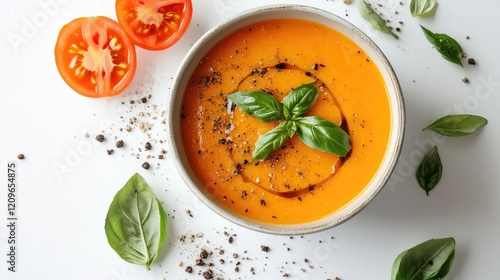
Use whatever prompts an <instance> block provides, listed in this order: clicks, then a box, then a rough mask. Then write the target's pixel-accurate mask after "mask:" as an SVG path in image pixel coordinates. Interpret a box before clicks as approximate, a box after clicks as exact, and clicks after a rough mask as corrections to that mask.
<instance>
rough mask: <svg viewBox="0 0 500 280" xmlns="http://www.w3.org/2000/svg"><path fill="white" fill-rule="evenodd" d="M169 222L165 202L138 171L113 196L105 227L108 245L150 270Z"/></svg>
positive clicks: (126, 258)
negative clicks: (164, 207) (162, 201)
mask: <svg viewBox="0 0 500 280" xmlns="http://www.w3.org/2000/svg"><path fill="white" fill-rule="evenodd" d="M166 224H167V218H166V214H165V210H164V209H163V206H162V205H161V203H160V201H159V200H158V199H157V198H156V196H155V194H154V192H153V190H152V189H151V187H150V186H149V185H148V183H147V182H146V181H145V180H144V178H143V177H142V176H141V175H139V174H137V173H136V174H134V175H133V176H132V177H131V178H130V179H129V180H128V182H127V183H126V184H125V186H124V187H123V188H122V189H121V190H119V191H118V192H117V193H116V195H115V197H114V198H113V201H112V202H111V205H110V206H109V210H108V214H107V216H106V223H105V226H104V229H105V232H106V237H107V239H108V243H109V245H110V246H111V248H113V249H114V250H115V251H116V253H118V255H119V256H120V257H121V258H122V259H124V260H125V261H127V262H130V263H134V264H139V265H145V266H146V268H147V269H148V270H149V269H150V266H151V263H152V262H153V261H154V260H155V259H156V257H157V256H158V252H159V251H160V248H161V246H162V244H163V241H164V239H165V228H166Z"/></svg>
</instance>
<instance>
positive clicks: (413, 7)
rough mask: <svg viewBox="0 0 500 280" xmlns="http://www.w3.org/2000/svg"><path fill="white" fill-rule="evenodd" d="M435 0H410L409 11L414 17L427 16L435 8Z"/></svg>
mask: <svg viewBox="0 0 500 280" xmlns="http://www.w3.org/2000/svg"><path fill="white" fill-rule="evenodd" d="M436 7H437V3H436V0H411V2H410V12H411V15H412V16H414V17H418V16H422V17H424V16H429V15H431V14H432V13H433V12H434V10H436Z"/></svg>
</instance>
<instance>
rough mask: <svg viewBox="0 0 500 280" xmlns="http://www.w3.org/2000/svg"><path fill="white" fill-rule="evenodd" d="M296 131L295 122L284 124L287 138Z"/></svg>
mask: <svg viewBox="0 0 500 280" xmlns="http://www.w3.org/2000/svg"><path fill="white" fill-rule="evenodd" d="M296 131H297V123H296V122H295V121H288V122H287V123H286V133H287V135H288V137H289V138H292V137H293V135H294V134H295V132H296Z"/></svg>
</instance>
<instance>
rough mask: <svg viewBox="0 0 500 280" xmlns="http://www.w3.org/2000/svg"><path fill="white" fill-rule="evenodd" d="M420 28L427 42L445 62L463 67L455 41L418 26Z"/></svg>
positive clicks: (461, 54)
mask: <svg viewBox="0 0 500 280" xmlns="http://www.w3.org/2000/svg"><path fill="white" fill-rule="evenodd" d="M420 27H421V28H422V30H423V31H424V33H425V37H426V38H427V40H429V42H431V44H432V45H434V47H435V48H436V50H438V52H440V53H441V55H442V56H443V57H444V58H445V59H446V60H448V61H451V62H453V63H455V64H458V65H460V66H462V67H463V66H464V65H463V64H462V56H463V53H462V48H461V47H460V45H459V44H458V43H457V41H455V39H453V38H451V37H450V36H448V35H446V34H438V33H433V32H432V31H430V30H429V29H427V28H425V27H423V26H422V25H420Z"/></svg>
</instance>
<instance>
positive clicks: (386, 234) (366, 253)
mask: <svg viewBox="0 0 500 280" xmlns="http://www.w3.org/2000/svg"><path fill="white" fill-rule="evenodd" d="M357 1H358V0H356V1H354V3H352V4H351V5H345V4H344V3H343V2H342V1H341V0H332V1H326V0H316V1H312V0H311V1H280V0H273V1H264V0H262V1H257V0H255V1H243V0H214V1H208V0H193V5H194V15H193V20H192V23H191V26H190V28H189V29H188V31H187V33H186V35H185V36H184V37H183V38H182V39H181V41H179V42H178V43H177V44H176V45H175V46H174V47H172V48H170V49H168V50H165V51H160V52H148V51H144V50H141V49H138V63H139V65H138V72H137V74H136V77H135V80H134V84H133V85H132V86H131V87H130V89H128V90H127V91H126V92H125V93H123V94H122V95H120V96H119V97H115V98H110V99H98V100H96V99H89V98H85V97H82V96H79V95H78V94H76V93H74V92H72V90H71V89H70V88H69V87H68V86H67V85H66V84H65V83H64V82H63V80H62V79H61V78H60V77H59V74H58V72H57V70H56V66H55V63H54V56H53V48H54V45H55V42H56V38H57V35H58V32H59V29H60V28H61V27H62V26H63V25H64V24H65V23H67V22H69V21H70V20H72V19H73V18H76V17H81V16H93V15H106V16H108V17H111V18H116V16H115V12H114V1H98V0H93V1H90V0H89V1H76V0H65V1H62V0H59V1H56V0H40V1H35V0H31V1H3V2H2V8H1V10H0V13H1V16H0V18H1V19H2V24H1V27H0V38H1V40H0V58H1V60H0V61H1V63H0V71H1V75H0V77H1V81H2V83H1V84H2V90H1V93H2V101H1V102H0V124H1V137H0V163H1V165H0V166H2V167H1V168H0V174H1V176H0V178H1V181H2V183H1V184H0V186H1V187H0V255H1V256H0V279H103V280H139V279H191V278H194V279H202V276H199V275H197V272H198V271H204V270H205V269H206V268H207V267H206V266H205V267H195V273H193V274H188V273H186V272H184V269H185V267H186V266H187V265H193V267H194V261H195V259H196V258H198V254H199V252H200V249H201V248H206V249H208V250H210V251H213V252H214V254H213V256H212V257H210V260H212V261H213V262H214V264H215V266H214V267H213V268H212V269H213V271H214V273H215V275H219V276H223V277H224V279H239V278H241V279H281V278H282V275H283V274H285V273H288V274H289V275H290V276H289V278H287V279H334V278H335V277H336V276H337V277H339V278H340V279H342V280H359V279H389V278H390V271H391V266H392V262H393V260H394V258H395V257H396V256H397V255H398V254H399V253H400V252H401V251H403V250H405V249H408V248H409V247H412V246H414V245H416V244H418V243H420V242H423V241H426V240H428V239H430V238H440V237H447V236H453V237H455V239H456V241H457V248H456V257H455V262H454V265H453V268H452V270H451V272H450V274H449V275H448V277H447V278H446V279H454V280H466V279H496V278H497V277H498V276H495V275H497V271H498V252H499V251H500V243H499V242H498V238H499V236H500V219H499V218H500V214H499V213H500V188H499V186H498V182H499V181H500V172H498V170H499V167H500V165H499V163H498V155H499V153H498V139H499V137H500V135H499V132H500V124H499V123H498V121H497V120H498V116H499V111H498V104H500V100H499V99H500V98H499V96H498V95H499V93H500V71H499V70H498V62H499V61H500V52H499V51H498V49H499V46H500V36H498V26H499V24H500V18H499V17H498V16H497V15H496V11H498V9H499V8H500V5H499V4H498V2H497V1H493V0H488V1H479V2H478V1H466V0H456V1H444V0H441V1H439V0H438V2H439V7H438V9H437V11H436V13H435V14H434V16H432V17H431V18H426V19H421V18H412V17H411V15H410V12H409V2H410V1H409V0H402V1H403V5H400V4H399V1H390V2H391V3H390V4H385V3H383V7H381V8H379V9H380V11H381V12H382V13H383V14H384V16H385V17H386V18H387V19H389V20H390V21H391V23H390V25H391V26H393V27H397V26H400V27H401V29H402V31H401V32H400V33H398V34H399V35H400V39H399V40H395V39H394V38H392V37H390V36H388V35H385V34H382V33H380V32H378V31H375V30H373V29H372V28H371V27H369V25H368V24H367V23H366V22H365V21H364V20H362V19H361V17H360V16H359V14H358V12H357V3H356V2H357ZM49 2H50V3H52V4H54V3H55V4H54V5H53V6H51V9H50V10H47V9H44V8H43V6H44V5H43V3H49ZM285 2H286V3H302V4H308V5H311V6H315V7H319V8H323V9H325V10H327V11H330V12H332V13H335V14H337V15H339V16H341V17H343V18H345V19H347V20H348V21H350V22H351V23H353V24H354V25H356V26H357V27H359V28H360V29H361V30H363V31H364V32H366V33H367V34H368V35H369V36H370V37H371V38H372V39H373V40H374V41H375V42H376V43H377V44H378V45H379V47H380V48H381V49H382V51H384V52H385V54H386V55H387V57H388V59H389V60H390V62H391V63H392V65H393V67H394V69H395V71H396V73H397V75H398V77H399V79H400V83H401V86H402V89H403V92H404V97H405V100H406V106H407V130H406V135H405V142H404V148H403V153H402V155H401V159H400V161H399V163H398V166H397V168H396V170H395V172H394V174H393V176H392V177H391V181H390V182H389V183H388V185H387V186H386V187H385V188H384V189H383V190H382V192H381V193H380V194H379V195H378V196H377V197H376V198H375V199H374V200H373V201H372V202H371V204H370V205H369V206H368V207H367V208H366V209H365V210H363V211H362V212H361V213H360V214H358V215H357V216H355V217H354V218H353V219H351V220H350V221H348V222H346V223H344V224H342V225H340V226H338V227H335V228H333V229H330V230H327V231H324V232H321V233H317V234H311V235H307V236H303V237H294V238H293V239H290V237H287V236H284V237H280V236H272V235H267V234H261V233H257V232H253V231H250V230H247V229H244V228H240V227H238V226H234V225H231V224H230V223H229V222H227V221H225V220H223V219H222V218H220V217H219V216H218V215H217V214H215V213H213V212H211V211H210V210H208V209H207V208H206V207H204V206H203V205H201V204H200V202H199V201H198V200H197V199H195V198H194V197H193V195H192V194H191V193H190V192H189V191H188V189H187V187H186V186H185V184H184V183H183V182H182V181H181V179H180V177H179V175H178V174H177V171H176V169H175V167H174V166H173V163H172V161H171V160H170V158H169V156H168V151H167V158H166V159H164V160H158V159H157V158H155V159H150V160H149V161H150V163H152V165H153V166H154V168H152V169H150V170H149V171H146V170H144V169H142V168H141V164H142V162H144V161H145V160H146V158H145V156H146V154H147V153H145V152H140V153H139V159H137V158H136V156H135V153H137V152H138V148H141V147H143V145H144V143H145V142H147V141H151V142H152V143H153V150H152V152H151V155H154V156H157V155H158V154H159V152H160V150H161V149H162V148H163V149H167V147H166V146H165V145H163V144H161V143H160V141H162V140H165V139H166V137H167V132H166V131H165V126H164V125H162V124H161V120H162V119H164V118H165V116H162V115H161V113H162V111H164V110H167V106H166V105H167V101H168V99H169V94H171V93H170V92H169V88H170V85H171V82H172V77H173V76H174V75H175V72H176V70H177V67H178V66H179V64H180V61H181V60H182V58H183V56H184V55H185V54H186V52H187V51H188V49H189V48H190V46H191V45H192V44H193V43H194V42H195V41H196V40H197V39H198V38H199V37H200V36H201V35H202V34H203V33H205V32H206V31H208V30H209V29H210V28H212V27H213V26H215V25H216V24H218V23H220V22H222V21H223V20H224V19H225V18H227V17H230V16H231V15H233V14H236V13H237V12H240V11H243V10H246V9H249V8H254V7H258V6H262V5H265V4H276V3H285ZM370 2H372V3H376V2H374V1H370ZM380 2H381V3H382V1H380ZM396 12H397V14H396ZM399 21H402V22H403V24H399V23H398V22H399ZM31 24H33V27H32V28H31V29H30V28H28V27H27V26H30V25H31ZM419 24H422V25H424V26H426V27H427V28H429V29H430V30H433V31H434V32H438V33H447V34H448V35H450V36H452V37H454V38H455V39H456V40H457V41H458V42H459V43H460V44H461V46H462V48H463V50H464V52H465V53H467V55H468V57H473V58H475V60H476V62H477V65H475V66H471V65H468V64H466V63H465V67H464V68H461V67H459V66H457V65H454V64H452V63H449V62H448V61H446V60H444V59H443V58H441V56H440V54H439V53H438V52H437V51H436V50H435V49H433V48H432V46H431V45H430V44H429V43H428V42H427V40H426V39H425V37H424V35H423V33H422V31H421V30H420V27H419ZM467 36H470V39H466V37H467ZM13 37H16V38H18V39H19V38H21V41H20V43H19V44H17V45H16V44H13V43H12V42H11V40H10V39H9V38H13ZM464 62H465V60H464ZM464 77H468V79H469V80H470V83H469V84H465V83H463V82H462V78H464ZM148 95H152V98H151V100H149V101H148V103H147V104H142V105H140V104H139V105H137V104H136V105H135V106H132V108H129V105H128V102H129V101H130V100H138V99H140V98H141V97H143V96H148ZM121 102H125V105H122V104H121ZM153 104H154V105H157V106H158V108H157V109H156V110H152V109H151V106H152V105H153ZM147 106H150V107H147ZM140 112H145V113H148V112H149V113H150V114H151V116H150V118H147V119H144V118H143V119H141V120H145V121H147V122H149V123H152V124H153V128H152V130H151V131H150V132H149V134H146V133H142V132H141V131H139V129H138V128H137V127H135V128H134V130H133V131H132V132H131V133H126V132H121V131H120V130H119V129H120V128H123V127H125V125H126V122H127V121H128V119H129V118H130V117H132V116H136V115H137V114H139V113H140ZM167 113H168V112H167ZM447 113H472V114H478V115H482V116H484V117H486V118H488V120H489V121H490V123H489V124H488V125H487V126H486V127H485V128H484V129H482V130H481V131H480V132H479V133H476V134H474V135H471V136H468V137H464V138H454V139H442V138H437V137H436V135H434V134H432V133H430V132H428V131H425V132H423V131H421V128H423V127H424V126H426V124H428V123H429V122H430V121H431V120H432V119H434V118H436V117H439V116H442V115H444V114H447ZM122 117H123V118H122ZM153 117H156V119H153ZM85 132H88V133H89V134H90V138H85V137H84V133H85ZM101 132H103V134H104V135H105V136H106V138H107V140H106V141H105V142H103V143H97V142H96V141H95V140H94V137H95V135H96V134H98V133H101ZM115 137H117V138H119V139H123V140H124V141H125V147H124V148H122V149H116V148H115V147H114V142H115ZM434 144H436V145H438V148H439V151H440V154H441V158H442V161H443V166H444V171H443V172H444V173H443V178H442V181H441V182H440V183H439V185H438V186H437V187H436V189H435V190H434V191H432V192H431V194H430V196H426V195H425V192H424V191H423V190H421V189H420V188H419V186H418V184H417V182H416V180H415V178H414V173H415V168H416V164H417V163H418V162H419V161H420V158H421V156H422V155H423V153H424V152H427V151H428V149H429V148H430V147H431V145H434ZM111 148H114V150H115V153H114V154H113V155H111V156H108V155H107V153H106V149H111ZM19 153H23V154H24V155H25V156H26V158H25V159H24V160H22V161H19V160H17V155H18V154H19ZM10 161H15V162H17V164H18V189H17V195H18V204H17V205H16V206H17V216H18V221H17V223H18V228H17V235H16V238H17V243H18V244H17V245H18V247H17V248H18V251H17V263H16V270H17V272H16V273H12V272H8V271H7V263H6V259H7V256H6V255H7V253H8V251H7V248H8V247H7V245H8V244H7V237H8V235H9V232H8V230H7V227H6V225H7V206H6V202H7V191H6V185H7V181H6V173H7V162H10ZM157 163H159V164H160V165H159V166H157V165H156V164H157ZM135 172H140V173H141V174H142V175H143V176H144V177H145V178H146V180H147V181H148V182H149V184H150V185H151V186H152V187H153V189H154V190H155V192H156V194H157V195H158V197H159V199H160V200H161V201H162V202H163V204H164V206H165V210H166V211H167V213H168V219H169V223H168V228H167V235H168V237H167V240H166V242H165V245H164V247H163V249H162V251H161V255H160V257H159V258H158V259H157V261H156V262H155V263H154V264H153V265H152V269H151V271H146V270H145V268H144V267H141V266H136V265H132V264H129V263H126V262H124V261H123V260H121V259H120V258H119V257H118V256H117V255H116V253H115V252H114V251H113V250H112V249H111V248H110V247H109V245H108V244H107V240H106V236H105V233H104V218H105V216H106V213H107V210H108V207H109V204H110V203H111V200H112V198H113V196H114V194H115V193H116V191H118V190H119V189H120V188H121V187H122V186H123V185H124V183H125V182H126V181H127V180H128V179H129V177H130V176H131V175H132V174H134V173H135ZM186 210H190V211H191V213H192V215H193V217H190V216H189V215H187V214H186ZM224 231H226V232H227V233H228V234H231V235H233V234H234V235H236V236H234V242H233V243H232V244H229V242H228V241H227V240H228V236H226V235H225V234H224ZM197 233H203V237H198V238H195V239H194V241H193V242H191V241H189V239H188V241H186V242H181V241H180V236H181V235H183V234H187V235H190V234H197ZM261 245H267V246H269V247H270V249H271V250H270V251H269V252H267V253H266V252H262V251H261V250H260V246H261ZM216 248H224V249H225V254H224V255H222V256H219V255H218V253H217V252H216V251H215V249H216ZM287 248H289V249H290V250H289V251H288V250H287ZM233 253H237V254H238V255H239V258H238V259H237V260H234V259H233V258H232V254H233ZM221 258H222V259H224V260H225V261H226V262H225V264H223V265H222V264H220V263H219V259H221ZM304 259H308V260H309V262H308V263H306V262H305V261H304ZM237 261H240V262H241V264H240V265H239V267H240V271H239V272H235V271H234V268H235V267H236V262H237ZM180 262H183V266H182V267H180V266H179V263H180ZM310 266H311V267H310ZM251 267H253V268H254V273H255V274H254V275H253V274H252V273H251V272H250V269H251Z"/></svg>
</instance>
